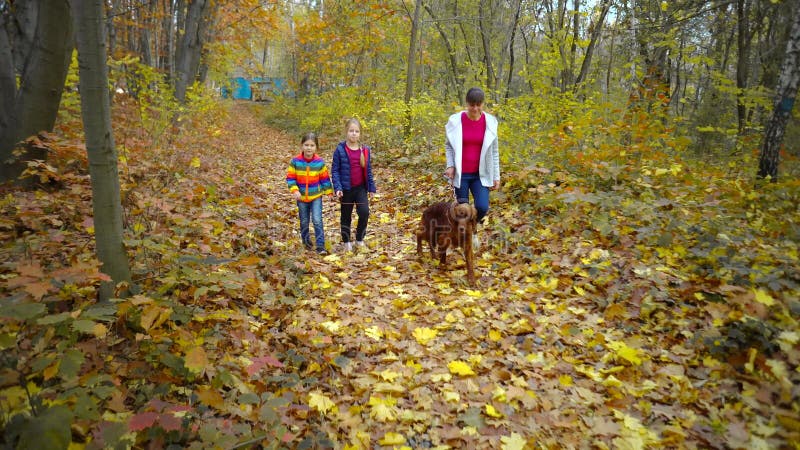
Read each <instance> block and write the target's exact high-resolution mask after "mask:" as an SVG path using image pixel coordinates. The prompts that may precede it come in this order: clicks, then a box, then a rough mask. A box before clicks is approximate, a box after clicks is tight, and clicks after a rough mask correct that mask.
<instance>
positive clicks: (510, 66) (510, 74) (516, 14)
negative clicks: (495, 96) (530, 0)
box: [503, 0, 522, 100]
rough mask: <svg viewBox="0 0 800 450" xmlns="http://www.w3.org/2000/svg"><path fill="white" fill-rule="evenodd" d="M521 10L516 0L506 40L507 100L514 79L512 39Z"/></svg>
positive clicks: (515, 32) (520, 4)
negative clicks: (512, 24) (511, 26)
mask: <svg viewBox="0 0 800 450" xmlns="http://www.w3.org/2000/svg"><path fill="white" fill-rule="evenodd" d="M521 10H522V1H520V0H517V6H516V10H515V11H514V28H512V29H511V37H510V38H509V40H508V42H509V43H508V78H506V94H505V96H504V97H503V98H504V99H505V100H508V97H509V95H511V82H512V81H513V79H514V62H515V58H514V40H515V38H516V36H517V27H518V26H519V17H520V13H521V12H522V11H521Z"/></svg>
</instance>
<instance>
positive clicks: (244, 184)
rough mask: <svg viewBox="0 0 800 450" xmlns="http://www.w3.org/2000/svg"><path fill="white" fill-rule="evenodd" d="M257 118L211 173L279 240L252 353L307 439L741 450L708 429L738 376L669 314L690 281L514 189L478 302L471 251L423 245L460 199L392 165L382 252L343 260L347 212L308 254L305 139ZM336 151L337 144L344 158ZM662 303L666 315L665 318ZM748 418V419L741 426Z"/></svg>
mask: <svg viewBox="0 0 800 450" xmlns="http://www.w3.org/2000/svg"><path fill="white" fill-rule="evenodd" d="M257 110H258V107H257V106H253V105H249V104H244V103H242V104H237V105H235V106H234V107H233V109H232V110H231V113H230V116H229V117H228V119H227V124H226V125H224V127H225V129H226V133H227V134H228V135H229V136H232V135H235V136H236V139H230V138H229V139H227V142H229V143H232V144H231V145H227V146H226V147H224V148H220V149H218V150H215V151H214V152H211V153H212V154H211V155H210V158H209V160H213V161H219V164H221V165H223V164H224V165H225V168H223V170H224V171H227V177H230V178H231V179H236V180H238V181H239V183H238V186H239V187H240V189H241V190H243V191H249V192H251V193H255V194H253V195H254V196H256V197H258V198H257V199H256V200H253V201H254V204H255V207H254V208H253V207H251V208H250V211H251V213H248V217H244V218H242V220H243V221H244V222H243V223H246V224H247V226H249V227H252V229H253V230H260V232H261V234H262V235H266V237H267V239H262V240H261V241H260V242H261V244H260V245H259V246H256V247H255V248H252V249H251V250H253V251H255V252H257V253H258V256H261V257H262V258H263V261H264V262H265V264H264V265H262V272H261V273H262V280H267V281H270V283H271V284H268V286H267V287H268V288H267V289H264V287H263V286H262V292H263V294H262V295H261V301H260V302H259V303H258V305H257V306H258V308H252V309H250V311H249V312H250V314H251V315H252V314H256V315H257V316H260V317H259V318H258V321H257V323H252V322H251V325H250V328H251V329H253V330H258V331H256V332H255V333H256V334H255V335H252V336H249V337H248V330H242V331H241V333H242V339H255V341H252V340H251V341H250V343H249V344H248V345H249V346H248V345H241V346H240V349H241V350H242V351H243V352H245V354H246V355H247V356H246V357H247V358H248V359H249V360H258V361H260V363H259V364H260V365H259V366H258V367H259V368H261V367H264V364H266V365H267V366H271V367H270V368H269V370H270V372H269V373H270V375H269V376H266V377H264V378H263V379H261V380H260V382H263V383H264V384H265V385H264V386H263V389H264V390H265V392H271V393H274V395H275V396H276V397H277V396H278V395H281V396H282V397H280V398H281V399H285V400H286V402H288V404H289V405H288V406H287V407H286V408H284V409H283V410H282V411H283V412H284V413H285V417H284V418H283V419H282V421H283V422H282V423H283V424H284V425H285V426H287V427H288V430H290V432H291V433H293V434H295V435H303V436H306V439H311V441H314V439H317V437H318V438H319V439H320V440H319V441H315V442H310V441H309V442H308V445H310V446H312V447H313V446H318V447H324V446H325V444H324V442H326V441H325V440H326V439H329V440H332V442H333V446H334V447H336V448H341V447H343V446H345V445H346V444H347V445H353V446H355V447H352V448H383V447H380V446H378V444H380V445H381V446H385V448H390V447H392V446H408V447H411V448H431V447H436V446H442V447H440V448H450V447H446V446H451V447H455V448H501V447H503V448H519V449H521V448H523V447H524V445H525V443H526V442H527V443H528V445H529V446H531V445H534V443H535V445H536V446H538V447H540V448H586V447H590V446H597V447H598V448H610V447H616V448H647V447H652V446H654V445H656V444H660V445H662V446H667V447H670V446H677V447H681V446H683V445H684V444H689V446H690V447H691V446H694V444H692V443H695V444H698V445H699V446H701V447H705V446H711V447H713V446H716V445H718V444H720V442H725V441H724V439H725V438H724V437H723V436H722V435H720V434H715V433H713V432H711V431H709V430H708V428H707V427H706V425H705V422H704V420H705V419H702V418H703V417H706V416H708V414H709V409H708V406H707V405H709V404H713V403H715V402H717V403H718V404H720V405H722V406H721V407H723V408H725V406H724V404H725V399H724V395H725V392H726V391H727V388H728V386H727V384H726V383H727V381H726V379H725V378H724V377H719V376H718V374H716V375H715V373H716V371H718V370H721V366H709V367H706V366H702V365H700V366H698V365H697V364H696V361H698V360H700V359H702V357H701V356H700V355H699V354H697V353H695V352H696V349H695V348H693V344H692V342H689V341H688V340H687V338H686V336H684V335H682V334H681V333H679V332H678V331H676V328H675V321H676V320H678V321H679V320H682V319H681V317H682V316H681V315H682V314H690V313H691V312H692V311H694V310H693V309H683V310H681V311H677V312H676V310H673V309H669V308H667V307H666V306H664V305H667V304H668V299H669V297H668V295H672V294H668V293H667V292H668V291H667V289H668V287H669V286H679V285H680V284H679V283H680V280H678V278H677V277H675V276H674V275H672V274H670V273H665V272H660V271H658V269H657V268H649V267H647V266H645V265H644V264H646V263H643V262H641V261H638V260H637V259H636V258H634V257H632V256H631V254H630V251H629V250H627V249H626V248H625V247H624V246H617V247H607V248H606V247H604V244H603V243H596V242H593V241H591V240H588V239H586V238H584V237H583V235H582V234H581V230H582V229H583V228H582V227H583V225H581V223H578V224H571V223H570V222H564V221H550V222H549V223H548V224H532V223H531V221H538V219H537V218H535V217H534V216H533V213H532V212H530V211H527V212H526V211H523V210H522V209H526V208H529V206H527V205H520V204H519V202H511V201H509V200H508V199H507V198H505V196H504V193H503V191H500V192H497V193H494V194H493V198H492V208H493V209H492V210H491V211H490V213H489V224H488V225H487V226H486V227H485V228H484V229H483V230H481V234H482V240H483V242H484V245H482V247H481V250H480V252H479V254H478V255H477V261H476V270H477V274H478V276H479V286H478V287H477V288H475V289H470V288H469V286H468V285H467V283H466V280H465V273H464V264H463V259H462V258H461V256H460V255H459V254H458V253H452V254H450V255H449V256H448V263H449V266H450V270H440V269H439V268H438V267H437V265H436V264H435V263H434V262H433V261H432V260H431V259H430V258H429V257H428V256H427V255H425V256H424V257H421V258H420V257H418V256H417V255H416V244H415V242H414V239H413V237H412V236H413V232H412V230H413V229H414V227H416V224H417V221H418V220H419V215H420V214H421V211H422V209H423V207H424V205H427V204H429V203H432V202H434V201H438V200H444V199H447V197H448V190H447V187H446V186H445V185H444V183H442V182H441V177H439V176H437V175H436V173H435V172H436V170H435V169H434V168H432V169H431V170H430V171H429V172H430V173H420V171H419V170H418V169H417V170H410V169H408V168H404V167H401V166H399V165H393V164H392V163H391V160H390V157H389V156H388V155H382V154H380V152H379V151H376V152H375V159H374V164H373V171H374V174H375V178H376V183H377V186H378V192H379V194H380V195H379V196H377V197H376V198H375V199H374V201H372V202H371V208H370V209H371V216H370V222H369V227H368V234H367V238H366V239H365V241H366V242H367V244H368V246H369V249H368V251H363V252H359V253H345V252H342V251H341V250H340V249H339V246H338V242H339V238H338V236H337V235H338V218H339V211H338V209H339V208H338V204H337V203H335V201H333V200H331V199H325V201H324V202H325V203H324V218H325V227H326V237H327V241H328V243H329V244H330V245H331V247H332V250H333V252H332V254H331V255H328V256H326V257H321V256H319V255H317V254H316V253H315V252H308V251H305V250H303V249H302V247H301V245H300V239H299V237H298V232H297V228H298V220H297V212H296V206H295V203H294V201H293V200H292V198H291V196H290V195H289V192H288V189H287V188H286V183H285V173H286V168H287V166H288V163H289V161H290V159H291V157H292V156H293V155H294V154H296V153H297V152H299V142H297V141H299V137H296V138H295V137H292V136H289V135H287V134H286V133H283V132H280V131H277V130H275V129H272V128H270V127H269V126H267V125H266V124H264V123H263V121H262V120H261V119H259V118H258V114H257ZM334 146H335V142H324V141H323V142H320V147H321V148H320V152H319V153H320V155H321V156H323V157H324V158H325V159H326V161H329V160H330V155H331V154H332V151H333V148H334ZM234 194H236V193H234ZM239 195H240V194H239ZM253 211H255V212H253ZM567 219H568V217H567ZM354 221H355V218H354ZM487 244H488V245H487ZM275 280H278V282H277V283H276V282H275ZM263 284H264V283H262V285H263ZM276 284H277V286H278V289H275V288H273V287H270V286H275V285H276ZM281 286H282V287H283V288H282V289H281ZM652 293H656V294H657V295H660V296H661V297H660V298H662V302H663V303H664V305H662V304H661V303H656V302H655V301H653V300H652V299H650V298H649V295H651V294H652ZM614 299H616V300H614ZM645 303H646V304H645ZM606 305H608V306H606ZM645 306H646V307H648V308H653V309H651V310H648V312H647V314H651V316H649V318H648V319H647V320H643V319H642V318H643V317H647V316H642V315H641V313H640V308H641V309H642V310H643V309H644V308H645ZM254 311H255V312H254ZM259 311H261V312H259ZM653 311H655V312H653ZM250 320H252V319H250ZM702 320H703V319H700V321H701V322H702ZM237 332H238V331H237ZM232 345H234V346H238V345H239V343H238V342H237V341H235V340H234V341H233V342H232ZM271 355H275V358H277V359H278V360H279V361H280V363H279V364H280V365H273V364H272V363H270V361H273V362H274V358H273V357H272V356H271ZM259 358H260V359H259ZM247 370H248V371H249V370H251V369H247ZM255 370H256V371H258V370H260V369H255ZM286 396H289V397H286ZM697 399H704V400H703V401H696V400H697ZM270 401H272V400H270ZM274 401H275V402H280V401H283V400H280V401H279V400H278V399H275V400H274ZM747 420H752V418H751V417H747V414H745V413H741V416H737V417H735V418H734V419H731V422H730V423H732V424H734V425H732V426H744V423H745V421H747ZM312 436H317V437H313V438H312Z"/></svg>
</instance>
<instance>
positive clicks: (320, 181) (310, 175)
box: [286, 153, 333, 202]
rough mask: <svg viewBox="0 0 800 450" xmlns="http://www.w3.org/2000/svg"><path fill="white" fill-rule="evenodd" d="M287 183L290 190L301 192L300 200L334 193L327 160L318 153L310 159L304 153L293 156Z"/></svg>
mask: <svg viewBox="0 0 800 450" xmlns="http://www.w3.org/2000/svg"><path fill="white" fill-rule="evenodd" d="M286 184H287V185H289V192H294V191H298V192H300V195H301V196H300V201H302V202H310V201H312V200H315V199H316V198H318V197H320V196H322V195H323V194H333V185H332V184H331V177H330V175H329V174H328V168H327V167H326V166H325V161H324V160H323V159H322V158H320V157H319V156H317V155H316V154H315V155H314V156H313V157H312V158H311V159H310V160H308V159H306V158H305V157H303V154H302V153H300V154H299V155H297V156H295V157H294V158H292V162H291V163H290V164H289V170H287V171H286Z"/></svg>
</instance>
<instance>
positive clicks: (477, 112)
mask: <svg viewBox="0 0 800 450" xmlns="http://www.w3.org/2000/svg"><path fill="white" fill-rule="evenodd" d="M482 112H483V103H470V104H468V105H467V117H469V118H470V119H472V120H478V119H480V118H481V113H482Z"/></svg>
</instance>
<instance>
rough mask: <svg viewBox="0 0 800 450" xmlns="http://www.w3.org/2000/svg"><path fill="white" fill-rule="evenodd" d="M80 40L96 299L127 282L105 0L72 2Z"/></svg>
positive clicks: (127, 267)
mask: <svg viewBox="0 0 800 450" xmlns="http://www.w3.org/2000/svg"><path fill="white" fill-rule="evenodd" d="M71 1H72V14H73V17H74V20H75V29H76V31H77V32H76V37H77V44H78V62H79V68H80V69H79V70H80V73H79V75H80V91H81V114H82V116H83V128H84V134H85V135H86V150H87V153H88V156H89V174H90V175H91V179H92V211H93V213H94V229H95V242H96V247H97V256H98V259H99V260H100V262H101V263H102V264H103V266H102V271H103V273H105V274H106V275H108V276H109V277H111V280H112V281H111V282H105V283H103V284H102V285H101V289H100V300H101V301H105V300H108V299H109V298H111V297H112V296H113V294H114V286H115V284H116V283H120V282H128V283H130V281H131V275H130V268H129V264H128V257H127V254H126V253H125V247H124V245H123V243H122V204H121V201H120V186H119V172H118V168H117V151H116V148H115V147H114V135H113V133H112V131H111V101H110V97H109V91H108V66H107V64H106V58H107V57H106V40H105V39H106V38H105V31H106V28H105V26H104V23H103V0H71Z"/></svg>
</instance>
